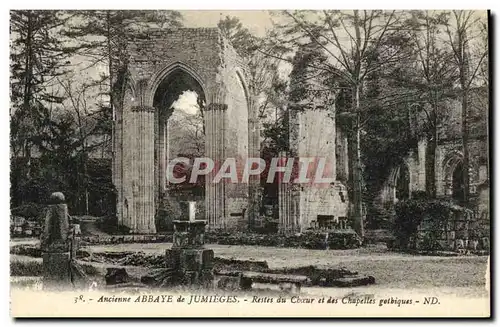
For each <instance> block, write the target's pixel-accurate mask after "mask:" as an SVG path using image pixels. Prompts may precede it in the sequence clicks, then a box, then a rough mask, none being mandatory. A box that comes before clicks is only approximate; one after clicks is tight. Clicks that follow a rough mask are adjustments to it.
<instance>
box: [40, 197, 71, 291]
mask: <svg viewBox="0 0 500 327" xmlns="http://www.w3.org/2000/svg"><path fill="white" fill-rule="evenodd" d="M69 233H70V227H69V219H68V206H67V205H66V203H65V199H64V195H63V194H62V193H60V192H56V193H52V195H51V196H50V204H49V206H48V209H47V215H46V217H45V226H44V233H43V237H42V242H41V248H42V252H43V254H42V257H43V288H44V289H51V290H62V289H64V288H67V287H70V286H71V252H70V250H71V249H70V240H69V239H68V237H69Z"/></svg>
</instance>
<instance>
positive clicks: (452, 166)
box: [442, 150, 463, 197]
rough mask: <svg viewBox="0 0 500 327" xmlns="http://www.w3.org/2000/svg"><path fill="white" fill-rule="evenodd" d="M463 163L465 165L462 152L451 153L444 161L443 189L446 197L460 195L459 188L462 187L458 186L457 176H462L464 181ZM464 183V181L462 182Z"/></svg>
mask: <svg viewBox="0 0 500 327" xmlns="http://www.w3.org/2000/svg"><path fill="white" fill-rule="evenodd" d="M462 163H463V154H462V152H461V151H458V150H454V151H450V152H449V153H448V154H447V155H446V157H445V158H444V160H443V168H442V169H443V173H444V175H443V189H444V195H446V196H449V197H453V195H454V194H455V195H457V194H458V188H459V187H460V186H459V185H457V183H458V180H457V178H458V177H459V176H457V175H458V174H461V176H462V179H463V170H462ZM462 182H463V181H462Z"/></svg>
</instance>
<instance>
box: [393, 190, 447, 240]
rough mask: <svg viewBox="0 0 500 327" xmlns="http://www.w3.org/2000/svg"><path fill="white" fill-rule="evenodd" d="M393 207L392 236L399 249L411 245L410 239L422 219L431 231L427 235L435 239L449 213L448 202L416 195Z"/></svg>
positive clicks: (414, 234) (415, 232)
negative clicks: (394, 210)
mask: <svg viewBox="0 0 500 327" xmlns="http://www.w3.org/2000/svg"><path fill="white" fill-rule="evenodd" d="M395 209H396V220H395V224H394V236H395V237H396V241H397V243H398V246H399V247H400V248H401V249H408V248H409V247H410V246H411V244H410V241H411V239H414V238H415V236H416V234H417V230H418V227H419V225H420V224H421V223H422V221H423V220H424V219H425V220H426V221H428V222H430V226H428V227H429V229H430V230H431V233H429V234H428V237H430V238H431V239H432V238H433V239H434V241H435V240H436V238H437V235H438V234H440V233H441V231H442V230H441V228H442V226H443V224H444V223H446V221H447V219H449V217H450V213H451V211H450V204H449V203H448V202H444V201H440V200H435V199H429V198H427V197H417V198H413V199H408V200H405V201H401V202H398V203H397V204H396V207H395ZM434 241H433V242H434ZM433 242H431V243H433ZM431 245H433V244H431Z"/></svg>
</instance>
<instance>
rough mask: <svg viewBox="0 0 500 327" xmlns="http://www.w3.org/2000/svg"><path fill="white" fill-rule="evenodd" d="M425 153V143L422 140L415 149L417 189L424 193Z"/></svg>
mask: <svg viewBox="0 0 500 327" xmlns="http://www.w3.org/2000/svg"><path fill="white" fill-rule="evenodd" d="M426 151H427V141H426V140H425V139H422V140H420V141H418V148H417V153H418V154H417V156H418V157H417V160H418V185H419V187H418V189H419V190H420V191H425V189H426V188H425V187H426V186H425V180H426V177H425V159H426Z"/></svg>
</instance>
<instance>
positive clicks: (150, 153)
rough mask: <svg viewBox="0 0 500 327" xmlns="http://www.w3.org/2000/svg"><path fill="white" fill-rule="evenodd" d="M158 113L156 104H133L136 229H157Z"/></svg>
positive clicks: (148, 231) (146, 231)
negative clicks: (136, 105) (155, 165)
mask: <svg viewBox="0 0 500 327" xmlns="http://www.w3.org/2000/svg"><path fill="white" fill-rule="evenodd" d="M154 113H155V109H154V108H152V107H146V106H138V107H134V108H132V112H131V114H132V120H133V131H131V132H132V133H133V135H134V138H133V141H132V142H133V144H132V148H131V149H129V151H133V160H132V163H131V164H132V176H131V179H132V185H133V186H132V188H133V190H132V194H133V203H134V206H133V212H132V217H134V218H133V221H134V223H133V226H132V232H134V233H141V234H154V233H156V226H155V219H154V217H155V180H154V177H155V176H154V164H155V162H154Z"/></svg>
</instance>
